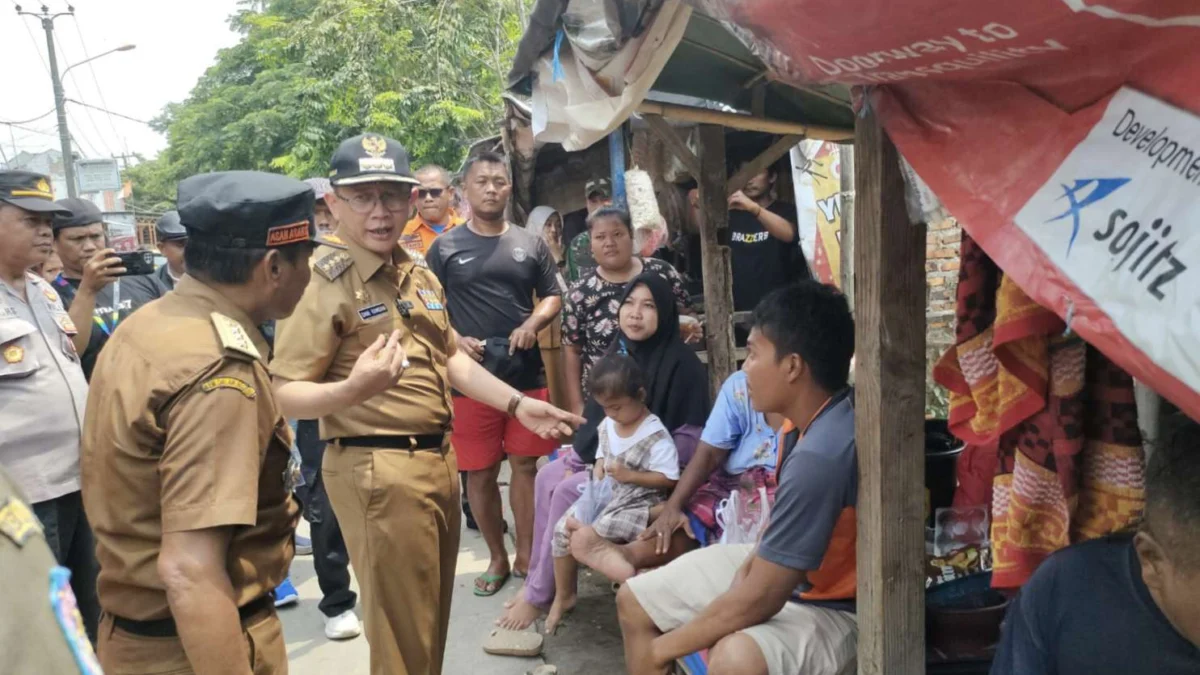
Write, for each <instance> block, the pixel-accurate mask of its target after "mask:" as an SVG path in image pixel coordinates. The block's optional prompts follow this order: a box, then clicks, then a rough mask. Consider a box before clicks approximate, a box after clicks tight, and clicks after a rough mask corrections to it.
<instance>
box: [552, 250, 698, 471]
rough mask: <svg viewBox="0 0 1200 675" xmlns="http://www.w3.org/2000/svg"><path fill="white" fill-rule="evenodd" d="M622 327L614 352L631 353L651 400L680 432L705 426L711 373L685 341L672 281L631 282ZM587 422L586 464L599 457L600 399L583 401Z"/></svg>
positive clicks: (581, 449) (581, 445)
mask: <svg viewBox="0 0 1200 675" xmlns="http://www.w3.org/2000/svg"><path fill="white" fill-rule="evenodd" d="M619 316H620V324H621V331H620V333H619V334H618V336H617V339H616V340H615V341H614V342H613V344H612V346H611V347H609V351H610V352H620V353H626V354H629V356H631V357H633V360H634V361H637V364H638V366H639V367H640V368H641V369H642V374H643V375H644V376H645V378H646V383H647V386H646V405H647V407H649V408H650V412H652V413H654V414H655V415H657V416H658V418H659V419H661V420H662V423H663V426H665V427H666V428H668V429H670V430H671V432H672V433H675V432H676V431H677V430H678V429H679V428H680V427H683V426H686V425H692V426H696V427H703V426H704V423H705V422H706V421H707V420H708V408H709V398H708V373H707V372H706V371H705V369H704V364H702V363H700V359H699V358H697V356H696V353H695V352H693V351H692V349H691V348H690V347H688V346H687V345H686V344H684V342H683V338H682V337H681V335H680V331H679V309H678V307H677V306H676V304H675V299H674V296H673V295H672V293H671V286H670V285H669V284H668V283H667V282H666V280H664V279H663V278H662V277H661V276H659V275H657V274H642V275H641V276H638V277H636V278H634V280H633V281H631V282H629V285H628V286H626V287H625V293H624V294H623V295H622V297H621V310H620V314H619ZM583 416H584V418H586V419H587V422H586V423H585V424H584V425H583V426H582V427H580V428H579V431H577V432H576V433H575V443H574V447H575V454H576V455H578V456H579V458H580V459H581V460H582V461H583V463H584V464H591V463H593V462H594V461H595V460H596V428H597V426H598V425H599V424H600V422H601V421H603V420H604V409H603V408H601V407H600V404H598V403H596V401H595V400H589V401H588V402H587V403H586V405H585V406H584V411H583Z"/></svg>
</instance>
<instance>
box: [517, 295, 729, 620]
mask: <svg viewBox="0 0 1200 675" xmlns="http://www.w3.org/2000/svg"><path fill="white" fill-rule="evenodd" d="M619 322H620V333H619V334H618V336H617V338H616V340H614V342H613V344H612V346H611V347H610V350H611V351H615V352H621V353H625V354H629V355H630V356H631V357H633V359H634V360H635V361H637V363H638V366H640V367H641V369H642V372H643V374H644V375H645V377H646V404H647V407H649V408H650V412H652V413H654V414H655V415H657V416H658V417H659V419H661V420H662V423H663V426H665V427H666V428H668V429H670V430H671V433H672V435H673V436H674V438H675V445H676V447H677V448H679V450H680V459H681V460H685V459H686V458H690V456H691V452H692V451H694V450H695V446H696V443H697V442H698V441H699V438H700V431H701V430H702V429H703V427H704V423H705V422H706V421H707V419H708V407H709V399H708V374H707V372H706V371H705V369H704V364H702V363H701V362H700V359H699V358H697V357H696V354H695V352H693V351H692V350H691V348H690V347H688V346H687V345H685V344H684V342H683V338H682V337H681V335H680V330H679V308H678V305H677V304H676V301H675V296H674V295H673V294H672V291H671V286H670V284H669V283H668V282H667V281H666V280H665V279H663V278H662V276H660V275H659V274H657V273H653V272H651V273H643V274H641V275H640V276H638V277H635V278H634V279H633V281H631V282H629V285H628V286H626V287H625V292H624V293H623V294H622V296H621V309H620V312H619ZM584 417H585V418H586V419H587V422H586V423H585V424H584V425H583V426H582V427H580V429H579V431H577V432H576V433H575V443H574V452H570V453H567V454H566V455H565V456H563V457H559V458H558V459H557V460H555V461H553V462H551V463H549V464H547V465H546V466H544V467H542V469H541V470H540V471H538V475H537V482H536V487H535V508H536V511H535V512H534V527H533V529H534V548H533V560H532V561H531V565H530V568H529V576H528V578H527V579H526V580H525V587H524V588H523V589H522V591H521V593H520V594H519V595H518V596H517V597H516V598H515V599H514V600H513V601H512V603H511V606H510V607H508V609H507V611H506V612H505V613H504V615H503V616H501V617H500V619H499V620H498V621H497V622H496V623H497V624H498V625H500V626H501V627H503V628H507V629H510V630H521V629H524V628H526V627H528V626H529V624H531V623H533V621H534V620H535V619H536V618H537V617H538V616H540V615H541V614H542V613H544V612H545V610H546V608H547V607H549V606H550V604H551V602H552V601H553V600H554V564H553V558H552V557H551V554H550V551H551V546H550V543H551V542H550V539H551V538H552V537H553V535H554V524H555V523H557V522H558V519H559V518H561V517H562V514H564V513H566V511H567V509H568V508H570V506H571V505H572V504H574V503H575V501H576V500H577V499H579V487H580V485H581V484H582V483H583V482H585V481H586V480H587V476H588V471H586V470H585V469H586V466H585V465H587V464H592V463H594V462H595V461H596V444H597V438H598V436H597V431H596V430H597V426H598V425H599V424H600V422H601V421H603V420H604V409H603V408H601V407H600V405H599V404H597V403H596V402H595V401H594V400H589V401H588V402H587V404H586V405H585V407H584ZM685 445H686V446H688V447H684V446H685Z"/></svg>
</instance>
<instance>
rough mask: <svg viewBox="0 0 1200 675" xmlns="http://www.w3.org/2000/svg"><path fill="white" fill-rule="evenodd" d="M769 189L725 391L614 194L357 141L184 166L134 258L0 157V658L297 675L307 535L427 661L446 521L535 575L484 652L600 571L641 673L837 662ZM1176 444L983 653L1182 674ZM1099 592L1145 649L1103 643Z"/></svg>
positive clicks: (831, 487)
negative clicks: (322, 167)
mask: <svg viewBox="0 0 1200 675" xmlns="http://www.w3.org/2000/svg"><path fill="white" fill-rule="evenodd" d="M774 180H775V175H774V173H773V172H772V171H771V170H767V171H763V172H761V173H760V174H759V175H757V176H755V177H753V178H752V179H751V180H750V181H749V182H748V184H747V185H746V187H745V188H744V190H742V191H738V192H736V193H735V194H734V195H732V196H731V197H730V200H729V204H730V209H731V213H730V230H731V234H732V240H731V242H730V246H731V248H732V249H733V257H732V260H733V267H734V298H735V307H736V308H737V309H739V310H744V311H750V310H753V313H752V316H753V320H752V322H751V324H750V325H749V327H748V330H747V331H746V333H745V343H746V358H745V364H744V366H743V368H742V369H741V370H740V371H739V372H736V373H734V374H732V375H731V376H730V377H729V378H728V379H727V380H726V381H725V382H724V384H723V385H722V386H721V388H720V390H719V392H718V393H717V395H716V400H715V401H712V400H710V397H709V382H708V374H707V371H706V369H705V367H704V365H703V364H702V362H701V361H700V359H699V358H698V356H697V353H696V343H698V342H700V341H702V339H703V334H704V328H703V324H702V322H701V320H700V311H699V308H698V307H697V304H696V303H695V302H694V301H693V299H692V295H691V294H690V293H689V291H688V288H689V283H688V281H689V280H688V279H687V278H685V276H684V275H682V274H681V273H680V272H679V271H678V270H677V269H676V268H675V267H674V266H672V265H671V264H670V263H669V262H667V261H666V260H664V259H662V258H661V257H658V256H654V255H643V253H644V252H643V251H637V250H636V248H637V247H636V246H635V241H636V239H637V232H635V228H634V225H633V223H632V222H631V220H630V216H629V214H628V213H627V212H626V211H625V210H623V209H622V208H619V207H615V206H613V205H612V203H611V201H612V195H611V188H610V185H609V183H608V181H607V180H605V179H599V178H598V179H596V180H593V181H590V182H588V184H587V187H586V198H587V213H586V218H585V221H584V222H585V223H586V227H585V229H584V230H582V231H580V232H571V231H569V228H567V227H566V219H565V218H564V216H563V215H562V214H560V213H559V212H557V211H555V210H554V209H552V208H549V207H539V208H537V209H534V210H533V212H532V213H531V214H529V217H528V219H527V223H526V226H525V227H519V226H517V225H514V224H513V223H511V222H509V220H508V216H507V214H508V213H509V211H510V205H509V200H510V195H511V190H512V184H511V179H510V176H509V173H508V164H507V162H506V160H505V158H504V157H502V156H500V155H496V154H493V153H490V152H481V153H478V154H475V155H473V156H472V157H470V158H469V159H468V160H467V162H466V164H465V166H464V167H463V169H462V171H461V175H459V176H457V177H456V176H453V175H451V173H450V172H449V171H447V170H446V169H444V168H442V167H438V166H433V165H430V166H424V167H420V168H418V169H417V170H416V171H412V170H411V169H410V166H409V158H408V156H407V154H406V152H405V150H404V148H403V147H402V146H401V145H400V144H399V143H397V142H396V141H394V140H392V139H388V138H385V137H382V136H379V135H376V134H364V135H361V136H356V137H354V138H350V139H347V140H345V141H344V142H343V143H342V144H341V145H340V146H339V147H338V149H337V151H336V152H335V153H334V155H333V157H332V159H331V163H330V171H329V176H328V177H327V178H314V179H310V180H308V181H305V182H300V181H296V180H293V179H290V178H286V177H282V176H277V175H272V174H265V173H257V172H220V173H212V174H203V175H198V176H194V177H191V178H188V179H186V180H185V181H183V182H181V183H180V185H179V186H178V207H177V211H174V212H171V213H168V214H165V215H164V216H163V218H162V219H160V221H159V223H158V226H157V234H158V246H159V250H160V251H161V253H162V254H163V256H164V257H165V258H166V263H165V264H163V265H162V267H161V268H160V269H159V270H157V271H156V272H155V273H154V274H151V275H143V276H131V275H128V274H126V270H125V268H124V267H123V265H122V263H121V258H120V257H118V256H116V255H115V254H114V251H113V250H112V249H111V248H109V247H108V240H107V235H106V232H105V227H104V224H103V214H102V213H101V212H100V211H99V210H98V209H97V208H96V207H95V206H94V205H92V204H91V202H88V201H86V200H79V199H64V200H59V201H57V202H56V201H54V199H53V195H52V194H51V192H50V188H49V183H48V181H47V179H46V177H44V176H39V175H36V174H32V173H27V172H19V171H6V172H0V356H2V357H3V362H2V363H0V396H2V397H3V398H2V399H0V431H2V433H0V468H2V471H0V533H2V534H3V535H4V536H0V561H3V564H4V565H5V567H4V569H5V571H6V572H9V573H8V574H6V575H5V576H6V577H7V578H8V582H9V584H10V585H9V586H6V588H11V590H12V592H11V593H7V594H6V597H8V599H9V600H10V601H11V602H12V603H13V606H14V607H17V608H20V611H23V612H28V614H29V620H28V621H26V622H23V623H22V624H21V625H14V626H12V627H6V628H5V629H4V630H3V631H0V640H3V644H4V650H5V654H6V665H7V666H11V667H13V668H15V670H14V671H12V672H17V673H24V672H38V673H41V672H55V673H59V672H75V671H78V672H83V673H99V672H101V670H102V669H103V670H106V671H108V672H116V673H158V672H179V673H190V672H195V673H204V674H207V673H221V674H225V673H256V674H260V675H263V674H267V673H280V672H286V669H287V653H286V646H285V642H284V639H283V634H282V627H281V624H280V622H279V619H278V615H277V613H276V607H277V606H280V605H281V604H284V603H287V602H289V601H292V600H294V598H295V595H296V594H295V591H294V588H292V587H291V585H290V582H288V580H287V578H288V569H289V566H290V564H291V561H292V558H293V556H294V555H295V554H296V553H297V551H298V550H299V549H301V548H310V547H311V553H312V555H313V556H314V566H315V569H316V573H317V579H318V582H319V585H320V588H321V592H322V600H321V601H320V603H319V605H318V609H319V611H320V612H321V614H322V615H323V617H324V622H325V632H326V635H327V636H328V637H330V638H331V639H348V638H353V637H355V636H357V635H359V634H360V632H362V633H365V635H366V639H367V641H368V643H369V647H370V671H371V672H372V673H374V674H378V675H384V674H388V675H391V674H395V673H401V674H403V673H409V674H413V675H417V674H421V675H425V674H434V675H436V674H438V673H441V672H442V668H443V666H442V664H443V660H444V655H445V650H446V647H447V644H446V642H447V634H448V627H449V622H450V606H451V596H452V593H453V590H454V579H455V575H456V569H455V568H456V564H457V560H458V554H459V541H460V532H461V529H462V525H463V520H464V518H465V520H466V525H467V526H468V527H471V528H472V529H478V531H479V532H480V534H481V535H482V537H483V539H484V541H485V542H486V544H487V547H488V551H489V555H490V560H489V563H488V567H487V569H486V570H485V571H484V572H483V573H481V574H480V575H479V576H478V577H477V578H476V579H475V580H474V583H473V585H472V592H473V593H474V594H475V595H477V596H483V597H488V596H494V595H496V594H497V593H499V592H500V591H501V590H502V589H503V588H504V587H505V586H506V585H507V584H508V583H509V582H510V580H511V579H513V578H520V579H523V580H524V585H523V587H522V588H521V589H520V591H519V592H518V593H517V594H516V596H515V597H513V598H512V599H510V600H509V601H508V602H507V603H506V604H505V605H504V607H503V609H501V608H500V607H499V606H498V607H497V610H498V612H499V613H500V616H499V617H498V618H497V620H496V624H497V625H498V627H499V630H498V631H497V632H495V633H493V634H492V635H490V636H489V637H488V639H487V646H486V647H485V648H487V649H488V650H489V651H492V652H493V653H500V654H503V653H514V654H515V653H518V652H519V651H521V650H520V649H517V648H515V647H513V645H515V644H517V643H518V642H521V643H524V642H526V641H528V639H529V638H530V636H534V637H536V639H537V640H538V641H539V642H540V641H541V640H542V639H544V638H543V637H541V636H539V635H537V634H536V633H531V632H530V631H528V630H527V629H529V627H530V626H532V625H534V624H535V622H537V621H538V620H539V619H542V620H543V621H544V623H543V624H542V631H543V632H544V633H545V634H548V635H553V634H554V631H555V629H556V628H557V627H558V626H559V625H560V624H561V623H562V622H563V620H564V619H565V618H566V617H567V616H568V614H569V613H570V612H571V611H572V610H573V609H574V608H575V604H576V593H577V591H576V584H577V577H578V569H579V567H580V566H581V565H583V566H587V567H589V568H591V569H593V570H595V571H597V572H599V573H601V574H603V575H605V576H606V577H608V578H609V579H611V580H612V581H613V582H615V583H617V584H619V585H620V589H619V592H618V593H617V595H616V598H615V603H616V606H617V610H618V614H619V618H620V624H621V630H622V633H623V637H624V642H625V663H626V667H627V669H628V672H630V673H632V674H633V675H651V674H663V673H668V672H671V668H672V664H673V663H674V662H675V661H676V660H677V659H680V658H683V657H685V656H687V655H689V654H693V653H695V652H699V651H702V650H709V652H708V669H709V672H711V673H715V674H724V675H730V674H733V675H741V674H754V675H764V674H769V675H796V674H799V673H806V674H807V673H828V674H831V675H832V674H843V673H852V672H854V671H855V668H856V645H857V620H856V617H855V604H854V598H855V592H856V585H857V583H856V571H857V563H856V544H857V541H856V506H857V492H858V463H857V455H856V445H855V431H854V430H855V402H854V391H853V388H852V386H851V384H850V380H851V367H852V366H851V364H852V360H853V356H854V321H853V319H852V317H851V313H850V310H849V307H848V303H847V302H846V299H845V298H844V297H843V296H842V295H841V294H840V292H839V291H837V290H836V289H835V288H833V287H831V286H827V285H823V284H820V283H818V282H816V281H812V280H805V279H798V277H805V276H807V271H806V268H805V267H804V263H803V257H802V255H801V254H800V252H799V248H798V246H797V238H798V235H797V228H796V224H795V218H794V212H793V211H792V210H790V209H789V207H787V206H786V205H784V204H783V203H782V202H780V201H778V200H777V199H776V194H775V186H774ZM52 255H54V256H55V257H56V259H57V262H55V261H53V260H52V258H51V256H52ZM56 264H58V265H61V269H60V270H59V271H57V272H56V271H55V265H56ZM1196 429H1197V427H1196V425H1195V424H1194V423H1191V422H1190V421H1188V422H1186V423H1184V424H1183V425H1182V431H1180V432H1178V433H1175V434H1173V435H1171V436H1170V440H1169V441H1168V443H1167V448H1166V449H1165V450H1163V451H1161V452H1158V453H1156V454H1155V455H1154V459H1153V462H1154V463H1152V466H1151V470H1150V471H1149V472H1148V478H1147V504H1148V505H1147V519H1146V524H1145V526H1144V527H1143V528H1142V530H1141V531H1140V532H1139V533H1137V534H1136V535H1132V534H1131V535H1123V536H1122V537H1123V538H1122V537H1114V538H1111V539H1108V540H1104V541H1103V542H1100V543H1092V544H1086V545H1083V546H1080V547H1075V548H1072V549H1070V550H1068V551H1065V552H1063V553H1061V554H1059V555H1057V556H1055V557H1052V558H1051V559H1050V562H1048V563H1047V564H1046V565H1045V566H1044V567H1043V569H1042V570H1041V571H1040V572H1039V574H1038V575H1037V576H1036V577H1035V578H1034V580H1033V581H1032V582H1031V583H1030V585H1029V587H1028V588H1027V589H1026V590H1025V592H1023V593H1022V595H1021V596H1020V598H1019V600H1018V601H1015V602H1014V604H1013V609H1012V612H1011V615H1010V621H1009V623H1008V625H1007V627H1006V631H1005V636H1004V640H1003V643H1002V645H1001V650H1000V655H999V657H998V658H997V661H996V671H994V672H997V673H1001V674H1003V675H1008V673H1051V672H1057V673H1085V672H1086V673H1116V672H1135V671H1138V672H1155V673H1165V674H1167V675H1174V674H1176V673H1184V672H1189V673H1194V672H1197V671H1196V669H1195V666H1196V664H1197V663H1200V657H1198V656H1197V647H1196V645H1197V644H1200V613H1197V611H1196V609H1195V608H1196V607H1200V595H1197V594H1200V574H1198V573H1197V571H1196V569H1197V563H1196V561H1197V559H1200V558H1198V554H1197V547H1200V539H1198V538H1197V536H1196V532H1198V531H1200V529H1198V526H1200V516H1198V515H1197V514H1198V513H1200V502H1198V501H1197V499H1200V497H1198V495H1200V489H1197V484H1196V480H1197V479H1196V476H1200V463H1198V461H1200V460H1198V458H1200V453H1198V452H1196V447H1195V446H1196V443H1197V442H1200V436H1197V434H1198V433H1200V432H1197V431H1196ZM564 442H566V443H567V445H563V443H564ZM505 461H507V462H508V465H509V469H510V471H511V479H510V482H509V490H508V492H509V501H510V506H511V511H512V514H513V522H512V530H513V532H512V534H513V535H514V539H515V544H516V550H515V552H514V553H513V555H511V556H510V552H509V551H508V547H507V545H506V533H507V531H508V527H509V524H508V523H507V522H506V521H505V519H504V516H503V504H502V501H501V491H500V484H499V476H500V472H501V468H502V465H503V463H504V462H505ZM1168 461H1170V462H1171V464H1170V466H1171V467H1172V469H1171V470H1167V469H1165V468H1164V467H1165V466H1167V465H1166V464H1165V462H1168ZM456 474H457V475H456ZM731 502H736V503H740V504H743V506H744V508H745V509H746V510H747V513H751V514H757V515H755V516H754V517H752V518H751V519H750V521H749V524H747V522H743V521H742V520H739V521H737V522H731V521H730V520H729V518H730V515H729V514H730V511H729V509H728V507H729V504H730V503H731ZM301 517H304V518H305V519H306V520H308V522H309V523H310V534H311V540H310V541H298V540H297V538H296V535H295V527H296V525H297V523H298V520H299V518H301ZM734 535H736V536H734ZM10 561H12V564H11V565H10V564H9V562H10ZM351 569H352V570H353V573H354V575H355V577H356V578H357V581H358V586H359V593H358V594H356V593H354V592H353V591H352V590H351V576H350V573H351ZM1097 569H1102V570H1108V572H1107V573H1105V574H1103V575H1099V576H1097V575H1098V573H1097V572H1096V570H1097ZM1081 576H1086V577H1087V578H1088V579H1090V582H1089V583H1088V585H1087V587H1086V589H1085V588H1083V587H1080V588H1077V589H1075V590H1072V589H1073V588H1075V586H1076V585H1078V581H1077V580H1078V579H1079V578H1081ZM1101 577H1102V578H1101ZM1097 586H1100V587H1101V590H1100V591H1097ZM1089 594H1091V596H1090V598H1091V599H1088V598H1089ZM39 598H41V600H39ZM47 598H49V600H50V601H49V602H46V599H47ZM1072 603H1074V604H1079V603H1084V604H1087V605H1088V606H1089V607H1092V608H1093V611H1089V612H1087V615H1086V616H1084V615H1083V614H1080V613H1072V614H1070V615H1064V614H1063V613H1062V612H1063V610H1062V608H1063V607H1064V606H1069V605H1071V604H1072ZM360 604H361V608H360V611H361V613H362V621H361V625H360V621H359V617H358V613H357V612H356V607H358V606H359V605H360ZM1124 609H1127V610H1128V612H1123V610H1124ZM1114 612H1115V613H1117V614H1120V615H1121V616H1128V617H1132V618H1130V620H1131V621H1133V622H1134V623H1135V624H1136V626H1135V630H1134V632H1132V633H1126V634H1125V635H1126V637H1129V638H1130V639H1132V638H1133V637H1136V640H1134V641H1135V642H1136V643H1138V645H1140V646H1130V645H1129V644H1128V643H1129V640H1124V641H1123V642H1122V641H1119V640H1117V639H1116V636H1115V635H1114V634H1112V632H1111V631H1108V632H1106V631H1105V630H1102V629H1104V628H1105V627H1107V628H1110V629H1111V628H1114V625H1115V624H1112V623H1111V622H1108V623H1105V622H1104V621H1103V619H1102V617H1103V616H1104V615H1109V616H1112V615H1114ZM5 625H6V626H7V624H5ZM48 636H49V637H48ZM60 643H61V644H60ZM1120 644H1125V646H1123V647H1117V645H1120ZM55 646H57V647H61V649H58V648H55ZM1118 652H1119V653H1118ZM1114 664H1125V665H1123V666H1121V667H1122V668H1124V669H1123V670H1122V669H1118V668H1116V665H1114ZM1145 664H1154V665H1153V667H1149V666H1147V667H1141V666H1142V665H1145ZM6 672H7V671H6Z"/></svg>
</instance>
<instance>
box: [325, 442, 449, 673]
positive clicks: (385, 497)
mask: <svg viewBox="0 0 1200 675" xmlns="http://www.w3.org/2000/svg"><path fill="white" fill-rule="evenodd" d="M322 477H323V478H324V480H325V489H326V491H327V492H328V493H329V500H330V502H331V503H332V504H333V510H334V513H335V514H336V515H337V519H338V522H339V523H340V524H341V526H342V534H343V535H344V536H345V538H346V548H347V549H348V550H349V552H350V565H351V566H352V567H353V568H354V574H355V575H356V576H357V577H358V585H359V588H360V589H361V592H360V593H359V598H360V601H361V602H362V609H363V627H364V630H365V631H366V636H367V642H369V643H370V647H371V673H372V675H440V673H441V672H442V658H443V656H444V655H445V651H446V632H447V630H448V629H449V626H450V600H451V596H452V594H453V593H454V572H455V567H456V565H457V562H458V540H459V535H460V531H459V527H460V522H461V518H462V514H461V512H460V511H459V508H460V506H459V502H460V499H461V496H460V491H459V482H458V462H457V461H456V460H455V457H454V451H453V450H451V449H450V445H449V443H448V442H447V443H446V445H445V446H443V448H442V451H441V452H438V451H429V450H417V451H414V452H410V451H408V450H384V449H377V448H354V447H343V446H341V445H340V444H337V443H331V444H330V445H329V446H327V447H326V449H325V459H324V462H323V463H322Z"/></svg>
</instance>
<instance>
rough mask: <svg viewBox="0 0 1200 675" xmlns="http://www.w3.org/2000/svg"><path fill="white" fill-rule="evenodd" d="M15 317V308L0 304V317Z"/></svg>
mask: <svg viewBox="0 0 1200 675" xmlns="http://www.w3.org/2000/svg"><path fill="white" fill-rule="evenodd" d="M15 318H17V310H15V309H13V308H12V307H9V306H8V305H0V319H15Z"/></svg>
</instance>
